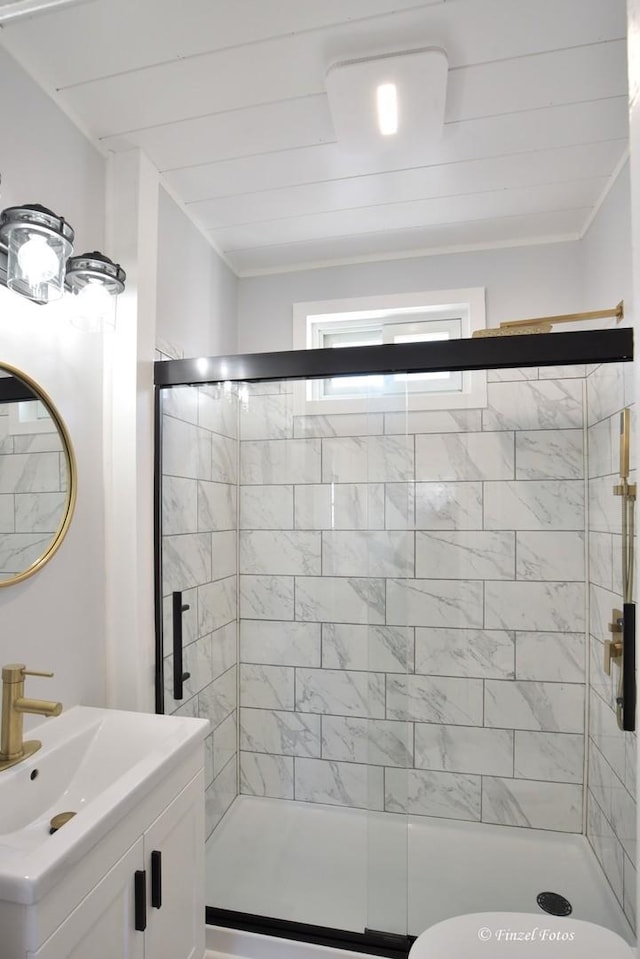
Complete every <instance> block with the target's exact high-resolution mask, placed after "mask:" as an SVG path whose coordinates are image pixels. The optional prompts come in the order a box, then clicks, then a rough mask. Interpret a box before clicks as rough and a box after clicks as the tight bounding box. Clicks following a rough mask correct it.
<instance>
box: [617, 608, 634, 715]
mask: <svg viewBox="0 0 640 959" xmlns="http://www.w3.org/2000/svg"><path fill="white" fill-rule="evenodd" d="M622 609H623V613H622V702H619V703H618V705H619V708H620V710H621V712H622V723H621V724H620V725H621V728H622V729H624V730H625V731H626V732H633V731H634V730H635V728H636V604H635V603H625V604H624V606H623V607H622Z"/></svg>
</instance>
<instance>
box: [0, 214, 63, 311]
mask: <svg viewBox="0 0 640 959" xmlns="http://www.w3.org/2000/svg"><path fill="white" fill-rule="evenodd" d="M73 237H74V232H73V229H72V228H71V227H70V226H69V224H68V223H67V222H66V221H65V219H64V218H63V217H60V216H57V215H56V214H55V213H53V211H52V210H48V209H47V207H44V206H40V204H39V203H27V204H25V205H24V206H12V207H8V209H6V210H3V211H2V213H1V214H0V243H2V244H4V246H5V247H6V249H7V286H8V287H9V289H11V290H15V292H16V293H21V294H22V296H26V297H28V298H29V299H30V300H38V302H40V303H49V302H50V301H51V300H57V299H59V297H61V296H62V293H63V291H64V273H65V263H66V261H67V258H68V257H69V256H70V255H71V253H72V251H73V245H72V244H73Z"/></svg>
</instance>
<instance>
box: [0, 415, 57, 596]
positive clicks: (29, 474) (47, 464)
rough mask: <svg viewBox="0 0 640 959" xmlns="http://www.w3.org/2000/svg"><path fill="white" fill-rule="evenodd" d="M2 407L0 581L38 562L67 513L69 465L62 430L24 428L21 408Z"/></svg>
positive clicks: (49, 421)
mask: <svg viewBox="0 0 640 959" xmlns="http://www.w3.org/2000/svg"><path fill="white" fill-rule="evenodd" d="M20 405H22V404H16V403H2V404H0V532H1V533H2V541H1V542H2V546H1V548H0V580H3V579H10V578H11V577H12V576H15V575H16V574H18V573H22V572H23V571H24V570H25V569H27V568H28V567H29V566H31V565H32V564H33V563H35V562H36V561H37V560H38V559H39V558H40V557H41V556H42V555H43V554H44V553H46V551H47V549H48V548H49V546H50V544H51V541H52V539H53V536H54V534H55V532H56V531H57V529H58V527H59V526H60V522H61V518H62V517H63V515H64V512H65V505H66V501H67V489H68V478H67V464H66V458H65V453H64V451H63V448H62V442H61V439H60V436H59V434H58V431H57V430H56V428H55V426H53V424H52V423H51V420H50V419H49V418H47V419H46V421H45V422H46V423H49V424H51V428H50V429H48V430H46V431H45V430H44V429H43V431H42V432H34V431H29V432H25V431H24V430H23V429H21V426H20V422H19V419H18V417H17V415H16V414H17V409H18V407H19V406H20Z"/></svg>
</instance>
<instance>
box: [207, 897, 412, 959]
mask: <svg viewBox="0 0 640 959" xmlns="http://www.w3.org/2000/svg"><path fill="white" fill-rule="evenodd" d="M206 921H207V925H208V926H223V927H225V928H227V929H239V930H241V931H242V932H253V933H257V934H258V935H262V936H274V937H276V938H279V939H291V940H294V941H296V942H309V943H313V945H316V946H328V947H330V948H333V949H346V950H348V951H350V952H365V953H368V954H369V955H371V956H387V957H389V959H406V957H407V955H408V954H409V949H410V948H411V946H412V945H413V943H414V942H415V936H400V935H397V934H396V933H388V932H378V930H376V929H365V930H364V932H349V931H348V930H346V929H332V928H330V927H329V926H314V925H311V924H310V923H306V922H290V921H289V920H287V919H271V918H268V917H266V916H254V915H253V914H252V913H248V912H236V911H235V910H233V909H214V908H213V907H211V906H207V908H206Z"/></svg>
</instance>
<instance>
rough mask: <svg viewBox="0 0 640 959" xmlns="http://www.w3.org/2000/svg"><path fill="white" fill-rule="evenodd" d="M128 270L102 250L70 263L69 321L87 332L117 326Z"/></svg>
mask: <svg viewBox="0 0 640 959" xmlns="http://www.w3.org/2000/svg"><path fill="white" fill-rule="evenodd" d="M126 278H127V277H126V273H125V272H124V270H123V269H122V267H121V266H120V264H119V263H114V262H113V260H110V259H109V257H108V256H105V255H104V254H103V253H98V252H97V251H94V252H93V253H83V254H82V256H73V257H71V259H70V260H69V262H68V263H67V282H66V285H67V289H69V291H70V292H71V294H72V295H73V302H72V304H71V309H70V317H69V318H70V320H71V323H72V324H73V325H74V326H77V327H78V328H79V329H82V330H85V331H86V332H87V333H101V332H103V331H104V330H107V329H114V328H115V325H116V300H117V296H118V293H122V291H123V290H124V282H125V280H126Z"/></svg>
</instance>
